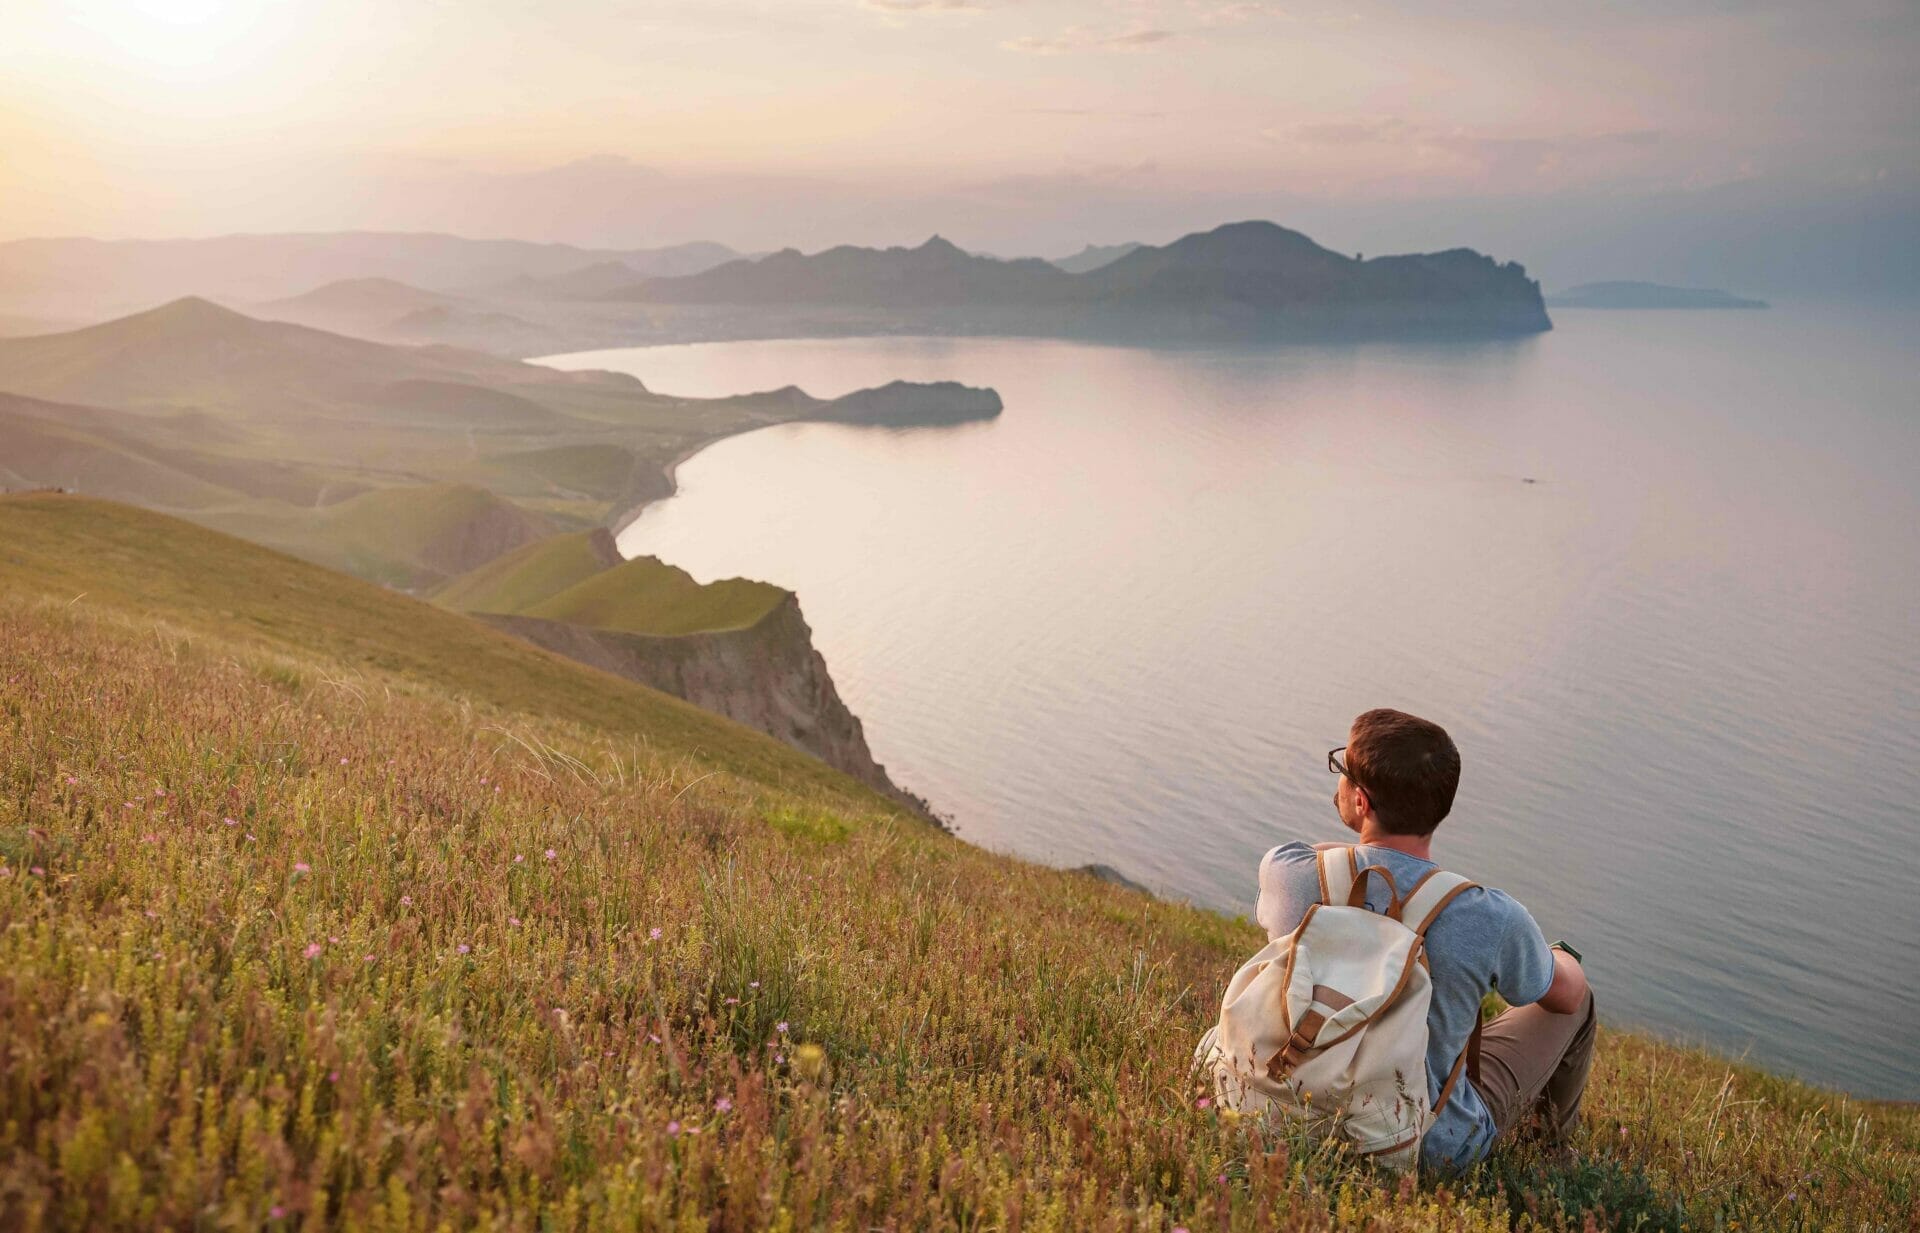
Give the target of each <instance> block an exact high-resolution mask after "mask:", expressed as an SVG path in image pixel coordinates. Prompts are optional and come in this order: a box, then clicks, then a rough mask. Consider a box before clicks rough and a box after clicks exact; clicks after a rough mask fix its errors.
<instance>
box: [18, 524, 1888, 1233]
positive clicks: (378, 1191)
mask: <svg viewBox="0 0 1920 1233" xmlns="http://www.w3.org/2000/svg"><path fill="white" fill-rule="evenodd" d="M0 545H3V546H0V875H3V876H0V922H4V923H5V926H6V927H5V928H4V929H0V1226H4V1227H6V1228H8V1229H10V1230H12V1229H18V1230H37V1229H51V1228H90V1229H122V1228H125V1229H150V1228H155V1227H190V1226H199V1227H236V1228H268V1229H291V1228H295V1227H300V1228H312V1229H318V1228H328V1227H336V1226H338V1227H349V1228H368V1229H372V1228H381V1229H433V1228H438V1227H441V1226H443V1225H444V1226H446V1227H452V1228H464V1227H477V1226H481V1225H486V1226H489V1227H493V1228H498V1229H511V1230H521V1229H524V1230H535V1229H540V1230H569V1231H577V1230H599V1229H632V1228H707V1229H722V1230H741V1229H759V1228H857V1229H867V1228H897V1229H908V1228H912V1229H939V1230H948V1229H954V1230H957V1229H1016V1228H1021V1229H1025V1228H1031V1229H1063V1230H1079V1229H1096V1228H1098V1229H1115V1230H1155V1231H1159V1233H1165V1231H1166V1230H1169V1229H1171V1228H1174V1227H1178V1226H1185V1227H1189V1228H1196V1229H1198V1228H1222V1229H1236V1230H1266V1229H1281V1228H1285V1229H1289V1230H1310V1229H1326V1228H1336V1227H1337V1228H1354V1229H1360V1228H1365V1229H1368V1230H1373V1231H1375V1233H1395V1231H1399V1230H1407V1231H1411V1230H1433V1229H1446V1230H1462V1231H1465V1230H1505V1229H1508V1228H1510V1227H1518V1228H1523V1229H1527V1228H1564V1227H1571V1228H1580V1227H1581V1225H1582V1221H1583V1216H1584V1215H1585V1213H1586V1212H1588V1211H1590V1210H1591V1211H1596V1212H1597V1213H1598V1216H1597V1219H1598V1222H1599V1223H1600V1224H1602V1225H1603V1226H1611V1225H1618V1226H1619V1227H1636V1228H1653V1229H1678V1228H1680V1227H1682V1226H1683V1224H1684V1225H1685V1226H1686V1227H1691V1228H1722V1229H1726V1228H1734V1227H1738V1228H1741V1229H1772V1228H1826V1227H1831V1228H1873V1229H1896V1228H1905V1227H1911V1225H1912V1222H1913V1220H1914V1217H1915V1215H1916V1209H1915V1202H1916V1196H1915V1191H1914V1187H1913V1179H1914V1177H1915V1176H1916V1175H1920V1125H1917V1124H1916V1123H1917V1120H1920V1119H1916V1117H1915V1115H1914V1113H1913V1112H1912V1111H1905V1110H1893V1109H1882V1108H1876V1107H1873V1106H1868V1105H1862V1104H1860V1103H1859V1102H1850V1101H1846V1100H1843V1099H1841V1098H1838V1097H1834V1096H1831V1095H1829V1094H1826V1093H1821V1092H1818V1091H1815V1090H1813V1089H1809V1088H1805V1087H1801V1086H1798V1085H1795V1084H1792V1083H1788V1082H1784V1081H1781V1080H1777V1079H1772V1078H1769V1077H1767V1076H1765V1075H1761V1074H1758V1073H1756V1072H1754V1071H1751V1070H1749V1069H1746V1068H1744V1067H1740V1066H1737V1065H1729V1064H1727V1063H1725V1062H1722V1061H1718V1060H1716V1059H1713V1058H1710V1057H1707V1056H1705V1055H1701V1054H1697V1053H1693V1052H1689V1051H1686V1050H1682V1049H1676V1048H1671V1047H1667V1046H1661V1045H1656V1044H1652V1043H1650V1042H1647V1041H1644V1040H1641V1039H1638V1038H1635V1037H1630V1036H1624V1035H1621V1034H1618V1033H1614V1032H1608V1033H1605V1034H1604V1035H1603V1038H1602V1041H1601V1046H1600V1054H1599V1060H1598V1063H1597V1066H1596V1071H1595V1076H1594V1087H1593V1090H1592V1092H1591V1094H1590V1098H1589V1103H1588V1110H1587V1126H1586V1130H1585V1131H1584V1133H1583V1134H1582V1136H1581V1137H1580V1139H1579V1141H1578V1142H1577V1143H1576V1144H1575V1145H1574V1150H1573V1152H1572V1153H1571V1155H1570V1156H1569V1157H1568V1158H1566V1159H1564V1160H1546V1159H1543V1158H1542V1157H1540V1156H1539V1155H1538V1154H1537V1153H1534V1152H1531V1151H1528V1150H1514V1151H1510V1152H1508V1153H1505V1154H1503V1155H1502V1156H1501V1157H1499V1158H1498V1159H1497V1161H1496V1163H1495V1164H1494V1165H1493V1166H1491V1167H1489V1168H1486V1169H1483V1170H1481V1171H1480V1172H1478V1173H1476V1174H1474V1175H1472V1176H1470V1177H1468V1178H1465V1179H1462V1180H1460V1181H1457V1182H1454V1183H1451V1184H1447V1185H1445V1186H1440V1187H1433V1186H1427V1187H1421V1188H1415V1187H1413V1186H1411V1185H1410V1184H1408V1185H1405V1186H1402V1185H1398V1184H1395V1183H1392V1182H1386V1183H1382V1182H1380V1181H1378V1180H1376V1179H1375V1178H1373V1177H1372V1176H1370V1175H1369V1174H1367V1173H1366V1172H1365V1171H1363V1170H1361V1169H1359V1168H1356V1167H1355V1166H1353V1165H1351V1164H1349V1163H1346V1162H1343V1161H1340V1160H1338V1159H1333V1158H1330V1157H1328V1156H1327V1155H1325V1154H1322V1153H1316V1152H1313V1151H1310V1150H1308V1149H1307V1148H1306V1147H1305V1146H1304V1145H1303V1144H1300V1143H1298V1142H1296V1141H1294V1140H1292V1139H1290V1138H1289V1137H1288V1136H1286V1135H1284V1134H1278V1133H1264V1132H1262V1131H1260V1130H1259V1129H1258V1128H1257V1127H1254V1126H1252V1125H1251V1124H1248V1123H1244V1122H1236V1121H1234V1120H1232V1119H1229V1118H1224V1117H1222V1116H1221V1115H1220V1114H1219V1113H1217V1112H1216V1111H1215V1110H1213V1109H1211V1108H1206V1107H1198V1102H1197V1101H1196V1099H1195V1097H1196V1092H1195V1090H1194V1088H1192V1087H1191V1086H1189V1084H1188V1081H1187V1078H1186V1068H1187V1062H1188V1056H1189V1053H1190V1051H1191V1048H1192V1044H1193V1041H1194V1039H1195V1037H1196V1036H1197V1035H1198V1033H1199V1031H1200V1029H1201V1027H1202V1025H1203V1024H1204V1023H1205V1022H1207V1020H1208V1019H1209V1018H1210V1017H1211V1015H1212V1013H1213V1010H1214V1008H1215V1006H1216V1004H1217V998H1218V994H1219V990H1220V989H1221V987H1222V985H1223V984H1224V982H1225V980H1226V978H1227V976H1228V974H1229V973H1230V972H1231V971H1232V969H1233V967H1234V966H1235V964H1236V963H1237V962H1238V960H1239V959H1241V958H1243V957H1244V956H1245V954H1247V953H1248V952H1250V951H1251V949H1252V948H1253V946H1254V944H1255V943H1256V941H1257V938H1256V931H1255V930H1254V928H1253V927H1252V926H1250V925H1248V924H1246V923H1244V922H1233V921H1227V920H1225V919H1223V918H1220V917H1217V916H1214V915H1211V914H1209V913H1204V912H1199V911H1196V910H1193V909H1190V908H1186V907H1182V906H1179V905H1173V904H1164V903H1157V902H1155V901H1153V900H1150V899H1148V898H1146V897H1144V896H1142V895H1138V894H1135V893H1132V892H1128V891H1125V890H1123V889H1120V888H1116V887H1113V886H1109V885H1107V884H1105V883H1101V882H1099V881H1096V880H1094V879H1092V878H1087V877H1083V876H1078V875H1072V874H1065V873H1059V872H1054V871H1050V870H1045V869H1041V868H1038V867H1036V866H1033V865H1029V864H1025V863H1023V862H1019V861H1015V860H1010V859H1007V858H1003V857H998V856H994V855H992V854H989V853H986V852H982V851H980V850H977V849H974V848H971V847H969V846H967V845H965V844H963V843H960V842H958V841H957V840H954V839H952V838H950V837H947V836H945V835H942V834H940V833H939V832H937V831H936V830H934V829H933V828H930V827H926V826H923V825H920V824H918V823H913V822H909V821H905V820H903V818H902V817H901V816H900V815H898V814H897V813H894V812H892V811H890V810H889V809H887V807H885V806H884V805H883V804H881V803H880V802H879V801H878V799H877V798H875V797H874V796H872V794H870V793H867V792H866V791H865V790H864V789H861V788H859V787H857V786H856V785H853V784H851V783H850V782H849V781H848V780H846V779H845V778H844V777H842V776H838V775H834V774H832V773H831V772H828V771H826V770H825V769H824V768H822V767H820V765H819V764H818V763H817V762H814V761H813V760H812V759H807V758H803V757H800V756H799V755H797V754H794V753H793V752H792V751H789V750H787V749H785V748H784V747H782V746H780V745H778V744H777V743H776V742H773V741H770V740H766V739H764V738H761V737H759V736H756V735H755V734H752V733H748V732H745V731H744V730H742V729H739V728H737V727H734V726H732V725H728V724H725V723H723V722H721V721H719V720H715V719H712V718H710V717H707V716H704V715H702V714H700V713H699V712H697V711H694V710H693V709H692V708H689V707H685V706H682V705H680V704H678V703H675V702H673V701H671V700H670V699H666V698H662V697H660V696H659V695H654V694H650V693H648V691H645V690H642V689H640V688H638V687H636V686H631V685H626V684H624V683H622V682H619V681H616V680H613V679H611V678H607V677H604V676H600V675H599V674H595V673H591V672H588V671H587V670H585V669H583V668H580V667H579V666H577V665H574V664H571V663H568V662H567V661H564V660H561V659H558V658H555V657H551V656H547V655H544V654H542V653H540V652H538V651H534V650H531V649H530V648H526V647H524V646H521V645H520V644H517V643H515V642H513V641H511V640H508V639H505V638H501V637H499V636H496V635H493V634H491V633H489V632H487V631H485V630H483V629H480V628H479V627H477V626H474V625H473V624H472V623H471V622H468V621H465V620H464V619H463V618H460V617H457V616H454V615H453V614H450V613H445V612H440V611H437V610H435V609H432V608H430V607H428V606H426V605H423V604H420V603H416V602H414V601H410V600H407V599H405V598H403V597H399V596H395V595H392V594H390V593H387V592H383V591H380V590H379V589H377V588H373V587H369V586H365V585H363V584H359V583H355V582H353V581H352V580H350V579H345V578H342V577H339V576H337V575H331V574H327V573H325V572H324V571H321V570H318V569H315V568H313V567H311V566H307V565H302V564H300V563H298V562H294V561H290V560H287V559H285V558H281V557H277V556H275V555H274V554H271V553H266V552H263V551H261V550H258V549H254V548H250V547H248V546H246V545H244V544H240V543H237V542H236V541H232V540H229V539H225V538H222V537H218V536H213V535H210V534H208V533H207V532H204V531H201V530H198V529H196V528H194V527H192V526H190V525H188V524H184V523H180V522H177V521H174V520H171V519H166V518H160V517H156V516H153V515H147V514H141V513H138V512H134V511H129V510H126V509H123V508H119V507H113V506H109V505H104V504H100V503H95V502H86V501H78V500H74V499H70V498H47V497H34V498H7V499H0ZM1601 995H1602V997H1603V998H1604V995H1605V994H1604V990H1603V991H1601ZM1601 1209H1604V1210H1603V1211H1602V1210H1601Z"/></svg>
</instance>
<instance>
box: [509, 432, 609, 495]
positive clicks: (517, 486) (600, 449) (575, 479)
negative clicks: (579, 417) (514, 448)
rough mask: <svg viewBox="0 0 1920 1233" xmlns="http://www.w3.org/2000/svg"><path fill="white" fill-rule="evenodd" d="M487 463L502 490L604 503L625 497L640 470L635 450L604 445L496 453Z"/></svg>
mask: <svg viewBox="0 0 1920 1233" xmlns="http://www.w3.org/2000/svg"><path fill="white" fill-rule="evenodd" d="M485 463H486V467H487V469H488V472H489V473H490V474H491V475H495V476H497V477H498V482H497V483H496V484H495V487H498V488H500V489H501V490H502V491H510V492H514V493H516V494H518V493H521V492H553V491H559V492H563V493H578V494H580V495H582V496H584V497H587V498H590V499H593V500H597V501H603V502H605V501H614V500H618V499H619V498H620V497H622V496H624V495H626V493H627V491H628V490H629V489H630V488H631V487H632V485H633V482H634V472H635V471H636V469H637V468H638V467H639V459H638V458H637V457H636V456H635V455H634V453H633V451H632V450H629V449H626V448H624V447H622V446H618V445H609V444H604V443H583V444H580V445H557V446H553V447H551V448H548V449H539V450H523V451H521V452H518V453H512V454H497V455H494V456H492V457H490V458H487V459H486V460H485Z"/></svg>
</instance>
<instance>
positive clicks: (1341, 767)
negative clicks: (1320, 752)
mask: <svg viewBox="0 0 1920 1233" xmlns="http://www.w3.org/2000/svg"><path fill="white" fill-rule="evenodd" d="M1345 752H1347V747H1346V746H1345V745H1342V746H1341V747H1340V748H1338V749H1329V750H1328V751H1327V769H1328V770H1330V771H1332V772H1333V773H1334V774H1336V775H1345V776H1346V777H1347V779H1348V780H1349V781H1350V782H1351V783H1352V784H1353V785H1354V786H1355V787H1357V788H1361V789H1365V790H1366V792H1367V795H1368V796H1372V795H1373V791H1372V789H1370V788H1367V785H1365V784H1363V783H1361V782H1360V781H1359V780H1358V779H1355V778H1354V777H1353V772H1352V771H1349V770H1348V769H1347V764H1346V763H1345V762H1343V761H1341V759H1340V755H1341V754H1343V753H1345Z"/></svg>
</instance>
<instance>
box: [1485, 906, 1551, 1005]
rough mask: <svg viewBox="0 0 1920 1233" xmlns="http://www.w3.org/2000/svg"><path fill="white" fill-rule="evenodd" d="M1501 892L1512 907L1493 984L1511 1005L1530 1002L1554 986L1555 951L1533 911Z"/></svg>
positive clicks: (1496, 960) (1502, 939)
mask: <svg viewBox="0 0 1920 1233" xmlns="http://www.w3.org/2000/svg"><path fill="white" fill-rule="evenodd" d="M1494 893H1495V894H1499V895H1500V898H1501V899H1503V900H1505V901H1506V905H1505V906H1506V907H1507V908H1508V916H1507V927H1506V930H1505V931H1504V933H1503V935H1502V938H1501V942H1500V952H1499V954H1498V955H1497V956H1496V957H1495V959H1494V964H1495V966H1494V970H1493V987H1494V988H1495V989H1496V990H1498V991H1499V993H1500V996H1501V997H1502V998H1503V999H1505V1000H1506V1002H1507V1004H1508V1005H1510V1006H1526V1005H1529V1004H1531V1003H1533V1002H1538V1001H1539V1000H1540V999H1541V998H1543V997H1545V996H1547V990H1548V989H1550V988H1552V987H1553V951H1551V950H1549V949H1548V948H1547V938H1546V935H1545V934H1543V933H1541V932H1540V926H1539V925H1537V924H1535V923H1534V921H1533V914H1532V913H1531V912H1528V911H1527V910H1526V909H1525V908H1524V907H1522V906H1520V901H1519V900H1517V899H1514V898H1512V897H1511V896H1508V895H1505V894H1501V893H1500V892H1498V891H1496V892H1494Z"/></svg>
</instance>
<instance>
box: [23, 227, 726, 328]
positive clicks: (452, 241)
mask: <svg viewBox="0 0 1920 1233" xmlns="http://www.w3.org/2000/svg"><path fill="white" fill-rule="evenodd" d="M737 256H739V254H738V253H736V252H735V251H734V250H732V249H730V248H728V247H726V246H725V245H722V244H713V243H708V242H697V243H691V244H675V245H670V246H667V247H664V248H651V249H592V248H578V247H575V246H574V245H571V244H535V243H530V242H527V241H524V240H472V239H465V238H462V237H460V236H452V235H436V234H429V233H407V232H372V231H365V232H359V231H348V232H330V233H315V234H301V235H230V236H220V237H216V238H212V239H193V240H91V239H83V238H72V239H32V240H12V241H7V242H5V243H0V311H21V312H25V311H26V310H25V309H24V308H20V307H19V306H21V305H29V304H31V305H33V306H35V309H34V315H48V316H76V315H85V316H88V317H90V318H91V319H94V320H98V319H100V318H102V317H106V316H112V315H115V314H116V313H119V312H126V311H130V310H132V309H137V308H146V307H150V306H152V305H153V304H155V303H158V302H161V301H165V300H172V299H176V298H178V297H180V296H183V295H199V296H205V297H206V298H208V299H216V300H234V301H244V302H260V301H268V300H280V299H285V298H288V297H291V296H296V295H300V294H303V293H305V292H308V291H311V290H313V289H314V288H316V287H318V286H320V285H322V284H325V283H329V282H336V281H340V280H350V279H367V278H382V279H390V280H393V281H396V282H403V283H409V284H412V285H414V286H416V287H420V288H423V289H426V290H428V291H440V292H456V293H459V292H466V291H473V290H481V289H486V288H492V287H497V286H499V285H501V284H504V283H510V282H511V281H512V280H516V279H520V278H535V279H538V278H551V277H553V276H555V275H561V274H568V273H571V272H573V271H576V270H579V269H581V268H583V267H587V266H592V265H595V264H597V263H604V262H619V263H621V264H623V265H625V266H627V267H629V268H630V269H632V270H634V271H635V272H636V273H637V274H640V275H647V276H654V275H659V276H666V275H677V274H692V273H697V272H698V271H700V270H703V269H707V268H709V267H711V266H715V265H719V264H721V263H722V262H725V261H730V260H732V259H733V258H735V257H737Z"/></svg>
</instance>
